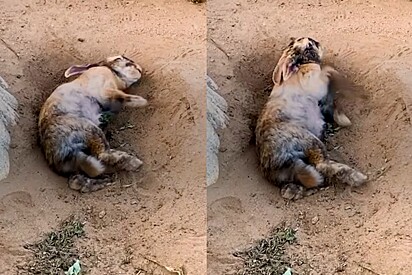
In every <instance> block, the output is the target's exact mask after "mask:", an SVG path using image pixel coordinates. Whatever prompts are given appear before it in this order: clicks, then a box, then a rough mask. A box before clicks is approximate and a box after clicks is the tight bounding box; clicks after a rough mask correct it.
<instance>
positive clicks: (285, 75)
mask: <svg viewBox="0 0 412 275" xmlns="http://www.w3.org/2000/svg"><path fill="white" fill-rule="evenodd" d="M293 72H294V66H293V64H292V59H291V58H290V57H289V56H287V55H285V54H283V55H282V56H281V57H280V59H279V61H278V64H276V67H275V70H274V71H273V75H272V81H273V83H274V84H275V85H281V84H282V83H283V82H284V81H286V80H288V79H289V78H290V77H291V76H292V74H293Z"/></svg>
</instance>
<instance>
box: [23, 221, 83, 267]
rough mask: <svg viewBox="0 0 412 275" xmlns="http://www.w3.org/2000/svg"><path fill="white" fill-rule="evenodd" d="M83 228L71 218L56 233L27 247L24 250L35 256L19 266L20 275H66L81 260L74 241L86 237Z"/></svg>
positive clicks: (49, 234) (48, 234)
mask: <svg viewBox="0 0 412 275" xmlns="http://www.w3.org/2000/svg"><path fill="white" fill-rule="evenodd" d="M83 227H84V224H83V223H82V222H80V221H79V220H78V219H76V218H75V217H74V216H70V217H69V218H67V219H66V220H64V221H63V222H62V223H61V224H60V226H59V228H58V229H56V231H53V232H50V233H47V234H46V235H45V236H44V238H43V239H42V240H40V241H39V242H36V243H33V244H27V245H25V246H24V248H25V249H28V250H30V251H31V252H32V253H33V255H32V258H31V259H29V260H28V261H27V262H26V263H25V264H23V265H22V266H19V269H20V270H21V272H20V273H19V274H50V275H58V274H64V271H66V270H68V269H69V268H70V267H71V266H72V265H73V263H74V262H75V261H76V260H78V258H79V253H78V251H77V250H76V249H75V248H74V241H75V239H76V238H78V237H81V236H83V235H84V228H83Z"/></svg>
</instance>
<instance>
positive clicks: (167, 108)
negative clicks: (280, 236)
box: [0, 0, 206, 274]
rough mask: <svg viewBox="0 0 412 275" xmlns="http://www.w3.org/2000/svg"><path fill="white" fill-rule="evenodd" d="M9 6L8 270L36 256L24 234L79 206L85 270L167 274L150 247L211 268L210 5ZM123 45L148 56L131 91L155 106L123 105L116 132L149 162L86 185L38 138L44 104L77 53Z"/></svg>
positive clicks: (3, 203) (3, 248) (3, 51)
mask: <svg viewBox="0 0 412 275" xmlns="http://www.w3.org/2000/svg"><path fill="white" fill-rule="evenodd" d="M0 6H1V10H0V37H1V38H2V39H3V40H4V41H5V42H6V43H7V45H8V46H9V48H11V49H12V50H10V49H9V48H7V47H6V46H5V45H4V43H2V42H1V41H0V58H1V62H0V64H1V66H0V75H1V76H2V77H3V78H4V79H5V80H6V81H7V82H8V84H9V85H10V89H11V90H12V91H13V93H14V94H15V95H16V97H17V98H18V100H19V102H20V108H19V112H20V116H21V119H20V122H19V125H18V127H15V128H13V131H12V146H11V147H12V148H11V157H10V162H11V171H10V175H9V177H8V178H7V179H6V180H4V181H2V182H1V183H0V265H1V266H2V271H1V272H0V273H1V274H16V269H15V266H16V265H17V264H21V263H24V262H25V261H27V257H28V256H30V253H29V252H28V251H26V250H25V249H24V248H23V245H24V244H25V243H30V242H33V241H36V240H38V239H39V238H41V236H42V234H44V233H46V232H50V231H52V230H53V229H54V228H55V227H56V226H57V225H58V224H59V222H60V221H61V220H63V219H65V218H67V217H68V216H69V215H71V214H75V215H78V216H79V217H81V218H82V219H83V220H84V221H85V222H86V225H85V231H86V237H85V238H81V239H80V240H78V241H77V242H76V245H77V246H78V247H79V248H80V250H81V252H82V257H81V263H82V264H83V267H84V270H87V272H88V273H87V274H136V272H138V270H146V271H147V273H146V274H167V273H165V272H162V271H161V270H160V268H158V267H157V266H156V265H154V264H153V263H151V262H149V261H148V260H147V259H150V260H155V261H157V262H159V263H160V264H163V265H167V266H171V267H174V268H178V267H180V266H184V267H185V269H186V270H187V272H188V273H189V274H205V273H206V251H205V245H206V207H205V204H206V191H205V175H204V171H203V170H198V169H196V168H197V167H204V166H205V159H204V158H203V156H204V152H203V147H205V144H206V141H205V138H204V136H205V119H204V117H205V116H204V109H205V108H204V107H205V104H204V102H205V94H206V93H205V87H206V86H205V82H204V81H205V80H204V75H205V74H206V47H205V45H204V44H205V43H204V42H203V41H205V38H206V13H205V5H194V4H192V3H191V2H188V1H177V2H176V1H166V0H161V1H150V0H143V1H98V0H92V1H80V0H75V1H46V0H45V1H43V0H41V1H34V0H33V1H31V0H24V1H17V2H16V1H12V0H3V1H0ZM13 51H14V52H13ZM117 54H125V55H126V56H128V57H130V58H132V59H134V60H135V61H136V62H137V63H139V64H140V65H141V66H142V67H143V69H144V76H143V78H142V82H141V83H140V85H138V86H137V87H136V89H134V90H133V91H132V93H136V94H139V95H142V96H144V97H145V98H147V99H148V101H149V106H148V107H147V108H144V109H139V110H126V111H125V112H123V113H121V114H120V115H119V117H117V118H116V119H115V121H114V122H113V124H112V126H111V130H112V137H111V144H112V146H113V147H115V148H122V150H126V151H128V152H131V153H135V154H136V155H137V156H139V158H141V159H142V160H143V162H144V168H143V170H142V171H141V172H139V173H136V174H133V175H123V174H120V175H119V178H120V183H119V184H117V185H115V186H113V187H110V188H107V189H106V190H102V191H101V192H100V191H99V192H96V193H91V194H79V193H77V192H75V191H72V190H70V189H68V186H67V182H66V179H65V178H62V177H59V176H57V175H56V174H55V173H53V172H52V171H51V170H50V169H49V168H48V167H47V165H46V163H45V161H44V158H43V155H42V153H41V151H40V149H39V146H38V144H37V127H36V123H37V117H38V112H39V110H40V107H41V104H42V103H43V102H44V100H45V98H46V97H47V96H48V95H49V94H50V93H51V92H52V90H53V89H54V88H55V87H56V86H57V85H59V84H61V83H63V82H64V81H65V80H64V79H63V78H62V74H63V72H64V70H65V69H66V68H68V67H69V66H70V65H73V64H78V63H80V64H83V63H89V62H95V61H99V60H101V59H103V58H104V57H106V56H111V55H117ZM203 99H204V100H203ZM124 126H127V127H126V128H125V129H124ZM129 126H132V128H130V127H129ZM121 129H124V130H121ZM130 184H131V186H130V187H127V188H126V187H125V186H127V185H130ZM125 259H127V261H126V260H125ZM141 272H143V271H141ZM141 274H143V273H141Z"/></svg>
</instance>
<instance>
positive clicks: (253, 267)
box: [234, 226, 296, 275]
mask: <svg viewBox="0 0 412 275" xmlns="http://www.w3.org/2000/svg"><path fill="white" fill-rule="evenodd" d="M295 234H296V231H295V230H294V229H292V228H289V227H286V226H280V227H277V228H275V229H274V230H273V231H272V233H271V234H270V235H269V236H268V237H267V238H265V239H262V240H260V241H259V242H258V243H257V244H255V245H254V246H252V247H251V248H249V249H247V250H245V251H242V252H236V253H234V256H235V257H239V258H241V259H242V260H243V261H244V265H243V268H242V269H241V270H240V271H239V272H238V274H239V275H252V274H260V275H279V274H284V273H285V272H286V271H287V269H288V267H289V266H290V264H289V262H288V261H287V259H286V258H285V256H284V254H285V246H286V245H288V244H292V243H293V242H295V240H296V236H295Z"/></svg>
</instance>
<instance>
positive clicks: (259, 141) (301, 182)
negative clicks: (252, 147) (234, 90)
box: [256, 37, 367, 199]
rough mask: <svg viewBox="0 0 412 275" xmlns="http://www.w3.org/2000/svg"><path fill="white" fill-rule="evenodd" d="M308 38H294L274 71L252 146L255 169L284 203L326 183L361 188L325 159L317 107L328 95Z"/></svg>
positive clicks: (326, 75)
mask: <svg viewBox="0 0 412 275" xmlns="http://www.w3.org/2000/svg"><path fill="white" fill-rule="evenodd" d="M322 57H323V49H322V47H321V45H320V43H319V42H317V41H316V40H314V39H312V38H309V37H301V38H297V39H293V40H292V41H291V43H290V44H289V45H288V46H287V47H286V49H285V50H284V51H283V53H282V56H281V57H280V59H279V61H278V63H277V65H276V68H275V70H274V72H273V82H274V83H275V86H274V88H273V90H272V92H271V94H270V96H269V99H268V101H267V103H266V105H265V106H264V108H263V110H262V111H261V113H260V116H259V118H258V122H257V126H256V145H257V151H258V157H259V162H260V167H261V169H262V171H263V173H264V175H265V177H266V178H268V180H270V181H271V182H274V183H275V184H276V185H278V186H279V187H280V188H281V194H282V196H283V197H284V198H286V199H298V198H301V197H303V196H304V195H305V194H306V193H307V192H308V191H310V190H311V189H312V190H315V188H318V187H322V186H324V185H325V178H326V179H331V178H335V179H336V180H338V181H340V182H343V183H346V184H348V185H350V186H360V185H362V184H363V183H364V182H365V181H366V180H367V177H366V176H365V175H364V174H362V173H361V172H359V171H357V170H355V169H353V168H351V167H349V166H347V165H345V164H342V163H338V162H335V161H333V160H331V159H329V158H328V156H327V152H326V148H325V145H324V143H323V141H322V139H323V134H324V129H325V120H324V116H323V114H322V111H321V106H319V102H320V101H321V100H322V99H324V98H325V97H326V96H327V94H328V87H329V82H330V78H331V75H333V74H337V72H336V70H334V69H333V68H332V67H329V66H323V67H321V65H320V63H321V60H322Z"/></svg>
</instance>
